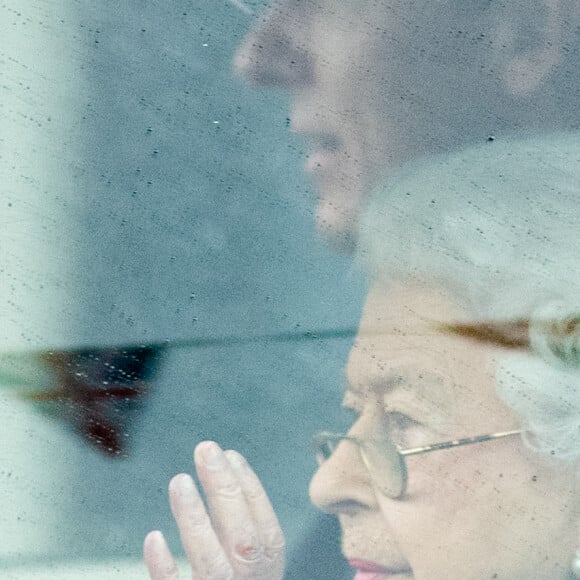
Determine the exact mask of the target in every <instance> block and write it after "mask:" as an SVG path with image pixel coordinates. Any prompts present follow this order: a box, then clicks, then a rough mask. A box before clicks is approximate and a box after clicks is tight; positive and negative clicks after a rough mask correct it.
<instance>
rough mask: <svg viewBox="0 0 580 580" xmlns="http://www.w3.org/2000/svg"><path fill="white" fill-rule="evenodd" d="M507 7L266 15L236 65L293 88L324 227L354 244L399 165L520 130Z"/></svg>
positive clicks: (282, 10) (347, 3) (446, 3)
mask: <svg viewBox="0 0 580 580" xmlns="http://www.w3.org/2000/svg"><path fill="white" fill-rule="evenodd" d="M498 4H502V5H503V4H505V3H498ZM502 11H506V7H505V6H500V7H498V5H497V4H496V3H490V2H489V1H488V0H481V1H477V2H474V1H472V0H462V1H460V2H459V1H456V0H453V1H452V0H437V1H429V2H427V1H412V0H357V1H355V0H341V1H340V2H337V1H336V0H286V1H280V2H277V3H275V4H274V5H273V7H272V8H271V9H270V10H268V11H267V12H266V13H265V14H264V15H263V16H262V17H261V19H260V20H259V22H258V23H257V24H256V26H255V27H254V29H253V31H252V32H251V33H250V34H249V35H248V37H247V38H246V39H245V41H244V43H243V44H242V46H241V47H240V49H239V51H238V53H237V56H236V60H235V64H236V67H237V69H238V71H239V72H240V73H241V74H242V75H243V76H245V77H246V78H248V79H249V80H250V81H252V82H254V83H255V84H257V85H259V86H266V87H274V88H280V89H283V90H284V91H285V92H287V93H288V94H289V95H290V97H291V111H290V114H289V118H290V129H291V130H292V131H295V132H297V133H299V134H302V135H304V136H305V137H306V139H307V140H308V141H309V146H310V150H311V154H310V156H309V157H308V159H307V161H306V169H307V171H308V172H310V173H311V174H312V176H313V178H314V180H315V181H316V183H317V185H318V190H319V196H320V200H319V208H318V224H319V226H320V229H321V231H323V232H327V233H328V234H329V235H330V236H331V237H334V236H336V234H339V233H343V234H344V235H345V238H344V240H348V236H349V233H352V231H353V228H354V227H355V225H356V221H357V217H358V212H359V209H360V205H361V202H362V200H363V198H364V195H365V193H366V192H367V191H368V190H369V188H370V187H372V186H373V184H374V183H375V181H376V180H377V179H378V178H379V177H380V176H381V175H382V174H383V173H385V171H387V172H388V170H389V169H390V168H392V167H394V166H399V165H400V164H402V163H404V162H406V161H408V160H410V159H414V158H417V157H419V156H423V155H428V154H431V153H434V152H443V151H447V150H450V149H454V148H458V147H461V146H463V145H465V144H466V143H473V142H478V141H481V142H483V141H485V140H486V139H487V138H488V137H489V136H490V135H492V134H497V133H498V131H499V133H502V131H505V130H508V131H509V130H510V129H513V126H512V124H513V123H514V119H513V118H512V116H514V117H517V112H518V111H517V110H514V104H513V103H512V102H511V101H510V102H508V100H506V99H507V96H506V87H505V82H504V80H503V77H502V71H503V68H504V64H505V63H504V60H506V59H507V58H508V57H507V56H506V55H507V54H508V53H509V52H510V46H509V45H510V40H509V34H507V32H506V30H504V33H506V34H503V37H501V36H502V34H501V32H500V31H499V28H501V26H500V24H501V20H502V14H503V12H502ZM531 12H532V13H533V11H531ZM506 13H507V14H510V13H511V12H510V11H507V12H506ZM527 13H528V14H529V13H530V11H529V10H528V11H527ZM498 26H499V28H498ZM498 34H499V36H500V37H501V38H500V37H498ZM516 109H517V107H516ZM520 121H521V119H520ZM339 237H340V236H339Z"/></svg>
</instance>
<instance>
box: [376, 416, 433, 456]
mask: <svg viewBox="0 0 580 580" xmlns="http://www.w3.org/2000/svg"><path fill="white" fill-rule="evenodd" d="M385 428H386V430H387V434H388V436H389V439H391V441H392V442H393V443H394V444H395V445H397V446H398V447H401V448H403V449H404V448H409V447H418V446H421V445H424V444H425V441H426V438H427V434H426V431H427V430H426V429H425V427H424V425H422V424H421V423H419V422H418V421H416V420H415V419H413V418H412V417H409V416H408V415H405V414H404V413H398V412H389V413H386V414H385Z"/></svg>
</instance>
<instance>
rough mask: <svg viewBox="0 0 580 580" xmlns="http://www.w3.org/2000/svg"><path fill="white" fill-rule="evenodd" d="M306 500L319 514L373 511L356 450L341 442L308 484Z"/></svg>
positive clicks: (371, 493)
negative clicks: (308, 498)
mask: <svg viewBox="0 0 580 580" xmlns="http://www.w3.org/2000/svg"><path fill="white" fill-rule="evenodd" d="M310 500H311V501H312V503H313V504H314V505H315V506H316V507H318V508H319V509H320V510H321V511H323V512H326V513H332V514H341V513H342V514H353V513H355V512H357V511H359V510H363V509H373V508H375V507H377V502H376V496H375V492H374V488H373V485H372V481H371V479H370V475H369V472H368V470H367V468H366V466H365V464H364V462H363V460H362V458H361V455H360V451H359V449H358V446H357V445H356V444H355V443H353V442H352V441H348V440H346V441H342V442H341V443H340V445H338V447H337V448H336V449H335V451H334V453H333V454H332V455H331V456H330V457H329V458H328V459H327V460H326V461H325V462H324V463H322V465H321V466H320V467H319V468H318V471H317V472H316V473H315V474H314V477H313V478H312V480H311V482H310Z"/></svg>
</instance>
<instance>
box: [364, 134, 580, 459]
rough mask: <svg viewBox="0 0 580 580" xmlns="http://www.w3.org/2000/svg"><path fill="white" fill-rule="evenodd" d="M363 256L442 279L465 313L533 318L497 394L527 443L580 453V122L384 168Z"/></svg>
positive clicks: (376, 270)
mask: <svg viewBox="0 0 580 580" xmlns="http://www.w3.org/2000/svg"><path fill="white" fill-rule="evenodd" d="M358 259H359V260H360V262H362V263H363V265H364V266H365V268H367V269H368V270H369V271H370V272H371V273H372V274H373V275H374V276H379V277H381V278H383V279H385V280H386V281H389V280H390V281H395V280H413V279H414V280H420V281H421V282H425V281H426V280H427V281H429V280H431V281H434V282H437V283H438V284H443V285H445V286H446V287H448V288H449V289H450V290H451V291H452V292H453V293H454V295H456V296H457V299H458V301H459V302H460V304H461V306H462V307H463V308H464V309H465V311H466V312H467V313H468V315H467V316H468V318H470V319H471V320H474V321H482V320H515V319H526V320H529V321H530V322H529V342H530V344H531V350H532V352H531V353H530V352H522V351H517V350H506V352H505V355H503V356H501V357H499V358H497V359H496V362H497V367H496V368H497V371H496V373H497V386H498V393H499V396H500V397H501V398H502V400H503V401H504V402H505V403H506V404H508V405H509V406H511V407H512V408H513V409H514V410H515V412H516V413H517V414H518V415H519V416H520V417H521V419H522V424H523V427H524V428H525V429H526V431H527V433H528V436H526V437H525V440H526V443H527V444H528V445H530V446H531V447H533V448H535V449H537V450H540V451H543V452H546V453H549V454H551V455H552V456H556V457H560V458H562V459H569V460H575V459H579V458H580V132H579V133H569V134H559V135H554V136H549V137H545V136H544V137H541V138H538V137H528V138H523V139H519V140H517V141H516V140H512V141H506V142H503V143H502V142H499V141H497V140H494V139H492V138H490V140H489V141H488V142H487V143H485V144H482V145H481V146H477V147H474V148H470V149H468V150H465V151H462V152H460V153H456V154H453V155H452V156H441V157H439V158H436V159H431V160H430V161H426V162H421V163H417V164H415V165H413V166H409V167H407V168H405V169H404V170H402V171H401V172H400V173H399V174H398V175H395V176H391V177H390V178H389V181H388V183H387V184H386V185H382V186H381V187H379V188H377V190H376V192H375V193H374V195H373V196H371V198H370V200H369V203H368V205H367V207H366V209H365V211H364V215H363V216H362V219H361V231H360V240H359V250H358ZM545 320H556V321H558V322H557V324H556V325H553V324H552V325H546V324H545V323H544V321H545ZM530 435H531V436H530Z"/></svg>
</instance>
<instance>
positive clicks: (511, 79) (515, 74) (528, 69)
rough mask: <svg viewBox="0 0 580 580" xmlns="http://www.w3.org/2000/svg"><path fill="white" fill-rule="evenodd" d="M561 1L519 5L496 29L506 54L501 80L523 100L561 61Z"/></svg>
mask: <svg viewBox="0 0 580 580" xmlns="http://www.w3.org/2000/svg"><path fill="white" fill-rule="evenodd" d="M563 2H564V0H535V1H534V2H528V1H527V0H526V1H525V2H521V5H522V7H521V8H519V9H515V10H513V11H511V15H512V16H511V17H509V16H508V18H507V19H506V20H504V22H503V23H501V24H500V25H499V33H500V34H499V36H500V39H501V42H500V44H501V46H502V49H503V50H505V51H506V54H505V58H504V59H502V60H503V62H504V70H503V76H504V81H505V84H506V88H507V90H508V91H509V92H510V93H511V94H513V95H522V96H525V95H527V94H530V93H532V92H534V91H535V90H536V89H537V88H538V87H539V86H540V85H541V84H542V83H543V82H544V81H545V80H546V79H547V78H548V77H549V76H550V74H551V73H552V71H553V70H554V69H555V68H556V66H557V65H558V63H559V62H560V60H561V58H562V54H561V50H562V37H563V30H562V29H563V24H564V23H563V20H562V19H563V18H565V14H564V10H563V6H562V4H563Z"/></svg>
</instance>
